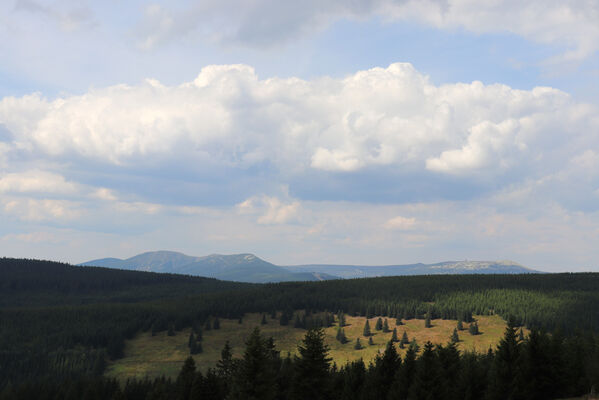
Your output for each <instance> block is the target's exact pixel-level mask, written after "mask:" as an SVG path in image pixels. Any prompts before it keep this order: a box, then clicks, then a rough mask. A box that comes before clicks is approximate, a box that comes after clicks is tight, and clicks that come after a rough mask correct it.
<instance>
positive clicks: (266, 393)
mask: <svg viewBox="0 0 599 400" xmlns="http://www.w3.org/2000/svg"><path fill="white" fill-rule="evenodd" d="M276 393H277V388H276V371H275V369H274V363H273V360H272V351H271V350H270V349H269V348H268V346H267V341H266V340H265V339H264V338H263V337H262V335H261V334H260V329H259V328H255V329H254V331H253V332H252V333H251V334H250V336H249V338H248V339H247V341H246V345H245V351H244V354H243V359H242V360H241V361H240V364H239V370H238V372H237V373H236V374H235V375H234V379H233V383H232V387H231V391H230V396H229V397H230V398H231V399H236V400H241V399H265V400H270V399H274V398H275V396H276Z"/></svg>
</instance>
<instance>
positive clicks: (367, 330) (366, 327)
mask: <svg viewBox="0 0 599 400" xmlns="http://www.w3.org/2000/svg"><path fill="white" fill-rule="evenodd" d="M362 334H363V335H364V336H366V337H368V336H370V335H372V333H371V332H370V324H369V323H368V320H366V323H365V324H364V331H363V333H362Z"/></svg>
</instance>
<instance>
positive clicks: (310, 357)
mask: <svg viewBox="0 0 599 400" xmlns="http://www.w3.org/2000/svg"><path fill="white" fill-rule="evenodd" d="M297 349H298V352H299V357H298V358H297V359H296V360H295V374H294V377H293V384H292V387H291V396H290V397H291V398H292V399H314V400H319V399H330V398H331V381H330V378H329V369H330V365H331V360H332V359H331V358H330V357H329V347H328V346H327V345H326V344H325V333H324V330H323V329H311V330H309V331H308V332H307V333H306V335H305V336H304V339H303V340H302V343H301V344H300V345H299V346H298V348H297Z"/></svg>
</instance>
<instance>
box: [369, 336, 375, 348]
mask: <svg viewBox="0 0 599 400" xmlns="http://www.w3.org/2000/svg"><path fill="white" fill-rule="evenodd" d="M368 344H369V345H370V346H372V345H374V340H372V336H370V337H369V338H368Z"/></svg>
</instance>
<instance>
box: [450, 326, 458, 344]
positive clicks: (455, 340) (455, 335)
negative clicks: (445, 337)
mask: <svg viewBox="0 0 599 400" xmlns="http://www.w3.org/2000/svg"><path fill="white" fill-rule="evenodd" d="M459 341H460V337H459V336H458V329H457V328H455V329H454V330H453V333H452V335H451V343H458V342H459Z"/></svg>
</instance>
